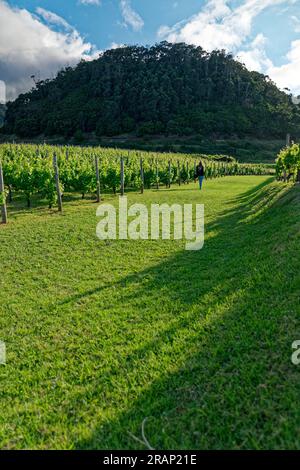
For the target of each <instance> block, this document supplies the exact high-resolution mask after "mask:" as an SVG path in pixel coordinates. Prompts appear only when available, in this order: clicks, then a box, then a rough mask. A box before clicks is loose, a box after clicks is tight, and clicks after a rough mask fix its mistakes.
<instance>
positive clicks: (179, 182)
mask: <svg viewBox="0 0 300 470" xmlns="http://www.w3.org/2000/svg"><path fill="white" fill-rule="evenodd" d="M177 168H178V184H179V186H180V185H181V174H180V173H181V170H180V161H179V160H178V161H177Z"/></svg>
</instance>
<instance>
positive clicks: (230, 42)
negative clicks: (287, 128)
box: [0, 0, 300, 97]
mask: <svg viewBox="0 0 300 470" xmlns="http://www.w3.org/2000/svg"><path fill="white" fill-rule="evenodd" d="M12 31H14V32H15V35H12ZM164 39H166V40H169V41H171V42H176V41H185V42H187V43H191V44H197V45H201V46H202V47H203V48H204V49H207V50H212V49H214V48H219V49H222V48H224V49H226V50H227V51H230V52H232V53H233V54H234V55H236V56H237V57H238V58H240V60H242V61H243V62H244V63H245V64H246V66H247V67H248V68H249V69H255V70H258V71H260V72H262V73H265V74H268V75H269V76H270V77H271V78H272V79H273V80H274V81H275V82H276V83H277V84H278V86H280V87H281V88H283V87H289V88H290V89H291V90H292V91H293V93H294V94H300V0H67V1H62V0H51V1H50V0H11V1H10V0H8V1H4V0H0V79H1V80H4V81H5V82H6V84H7V89H8V95H9V97H13V96H15V95H16V94H18V93H19V92H20V91H23V90H25V89H28V88H30V86H31V82H30V75H32V74H36V75H37V76H38V77H40V78H46V77H48V76H54V75H55V73H56V72H57V70H59V69H60V68H61V67H63V66H64V65H74V64H76V62H78V61H79V60H80V58H81V57H83V58H85V59H89V58H91V57H96V56H97V54H99V52H100V51H103V50H105V49H107V48H110V47H115V46H116V45H122V44H153V43H155V42H158V41H161V40H164Z"/></svg>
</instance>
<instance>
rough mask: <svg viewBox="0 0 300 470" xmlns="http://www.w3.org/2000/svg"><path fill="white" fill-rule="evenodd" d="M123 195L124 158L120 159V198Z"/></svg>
mask: <svg viewBox="0 0 300 470" xmlns="http://www.w3.org/2000/svg"><path fill="white" fill-rule="evenodd" d="M124 194H125V177H124V157H121V196H124Z"/></svg>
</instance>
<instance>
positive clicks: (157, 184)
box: [155, 160, 159, 190]
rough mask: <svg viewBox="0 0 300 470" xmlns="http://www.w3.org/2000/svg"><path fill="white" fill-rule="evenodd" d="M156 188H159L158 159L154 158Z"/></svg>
mask: <svg viewBox="0 0 300 470" xmlns="http://www.w3.org/2000/svg"><path fill="white" fill-rule="evenodd" d="M155 171H156V189H157V190H158V189H159V177H158V161H157V160H156V170H155Z"/></svg>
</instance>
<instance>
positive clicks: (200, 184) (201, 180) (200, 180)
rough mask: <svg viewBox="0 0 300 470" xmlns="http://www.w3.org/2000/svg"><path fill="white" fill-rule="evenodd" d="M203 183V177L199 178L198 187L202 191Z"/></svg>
mask: <svg viewBox="0 0 300 470" xmlns="http://www.w3.org/2000/svg"><path fill="white" fill-rule="evenodd" d="M203 181H204V176H199V186H200V189H202V185H203Z"/></svg>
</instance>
